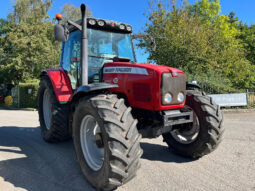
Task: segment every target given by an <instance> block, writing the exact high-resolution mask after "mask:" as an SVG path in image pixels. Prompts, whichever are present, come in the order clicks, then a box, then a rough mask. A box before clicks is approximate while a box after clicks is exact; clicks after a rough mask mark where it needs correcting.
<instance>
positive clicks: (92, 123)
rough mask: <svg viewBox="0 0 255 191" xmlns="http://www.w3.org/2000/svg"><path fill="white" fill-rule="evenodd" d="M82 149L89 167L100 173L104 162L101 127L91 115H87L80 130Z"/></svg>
mask: <svg viewBox="0 0 255 191" xmlns="http://www.w3.org/2000/svg"><path fill="white" fill-rule="evenodd" d="M80 140H81V148H82V152H83V155H84V158H85V160H86V162H87V164H88V166H89V167H90V168H91V169H92V170H94V171H98V170H99V169H100V168H101V167H102V166H103V162H104V146H103V140H102V133H101V130H100V127H99V125H98V123H97V121H96V120H95V118H94V117H93V116H91V115H86V116H85V117H84V118H83V119H82V122H81V128H80Z"/></svg>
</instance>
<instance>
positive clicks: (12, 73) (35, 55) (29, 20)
mask: <svg viewBox="0 0 255 191" xmlns="http://www.w3.org/2000/svg"><path fill="white" fill-rule="evenodd" d="M51 3H52V1H51V0H46V1H43V0H17V1H16V2H15V3H14V11H13V12H12V13H10V14H9V15H8V19H9V20H8V21H4V20H2V21H1V22H0V32H1V34H2V35H1V37H0V45H1V47H0V54H1V56H0V82H5V83H14V84H18V83H19V82H24V81H26V80H28V79H35V78H39V75H40V72H41V71H42V70H44V69H47V68H55V67H57V65H58V60H59V53H60V43H59V42H56V41H55V40H54V37H53V27H54V23H53V22H52V21H51V20H49V18H48V14H47V12H48V10H49V9H50V7H51ZM1 29H2V30H1Z"/></svg>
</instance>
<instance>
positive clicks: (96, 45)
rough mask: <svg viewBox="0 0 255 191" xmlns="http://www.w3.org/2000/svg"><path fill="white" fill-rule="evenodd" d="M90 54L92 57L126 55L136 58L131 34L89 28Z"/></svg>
mask: <svg viewBox="0 0 255 191" xmlns="http://www.w3.org/2000/svg"><path fill="white" fill-rule="evenodd" d="M87 35H88V49H89V50H88V54H89V56H91V57H97V58H98V57H99V58H110V59H112V58H114V57H124V58H129V59H130V60H131V61H133V62H134V61H135V60H134V54H133V49H132V43H131V37H130V34H122V33H114V32H108V31H101V30H95V29H88V32H87Z"/></svg>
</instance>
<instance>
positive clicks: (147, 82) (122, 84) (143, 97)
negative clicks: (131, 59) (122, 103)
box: [103, 62, 185, 111]
mask: <svg viewBox="0 0 255 191" xmlns="http://www.w3.org/2000/svg"><path fill="white" fill-rule="evenodd" d="M122 67H123V68H122ZM162 73H174V74H175V73H183V72H182V71H181V70H178V69H175V68H171V67H167V66H160V65H152V64H135V63H123V62H119V63H118V62H115V63H106V64H105V66H104V73H103V81H104V82H106V83H115V84H118V85H119V88H114V89H111V92H114V93H120V94H124V95H126V97H127V98H128V101H129V103H130V105H131V106H132V107H136V108H141V109H147V110H154V111H160V110H168V109H177V108H182V107H184V105H185V102H184V103H183V104H180V105H169V106H163V105H162V104H161V87H160V86H161V74H162ZM177 77H178V76H177Z"/></svg>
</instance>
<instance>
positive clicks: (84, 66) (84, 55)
mask: <svg viewBox="0 0 255 191" xmlns="http://www.w3.org/2000/svg"><path fill="white" fill-rule="evenodd" d="M81 15H82V18H81V19H82V34H81V59H80V60H81V85H82V86H86V85H88V38H87V16H86V5H84V4H81Z"/></svg>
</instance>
